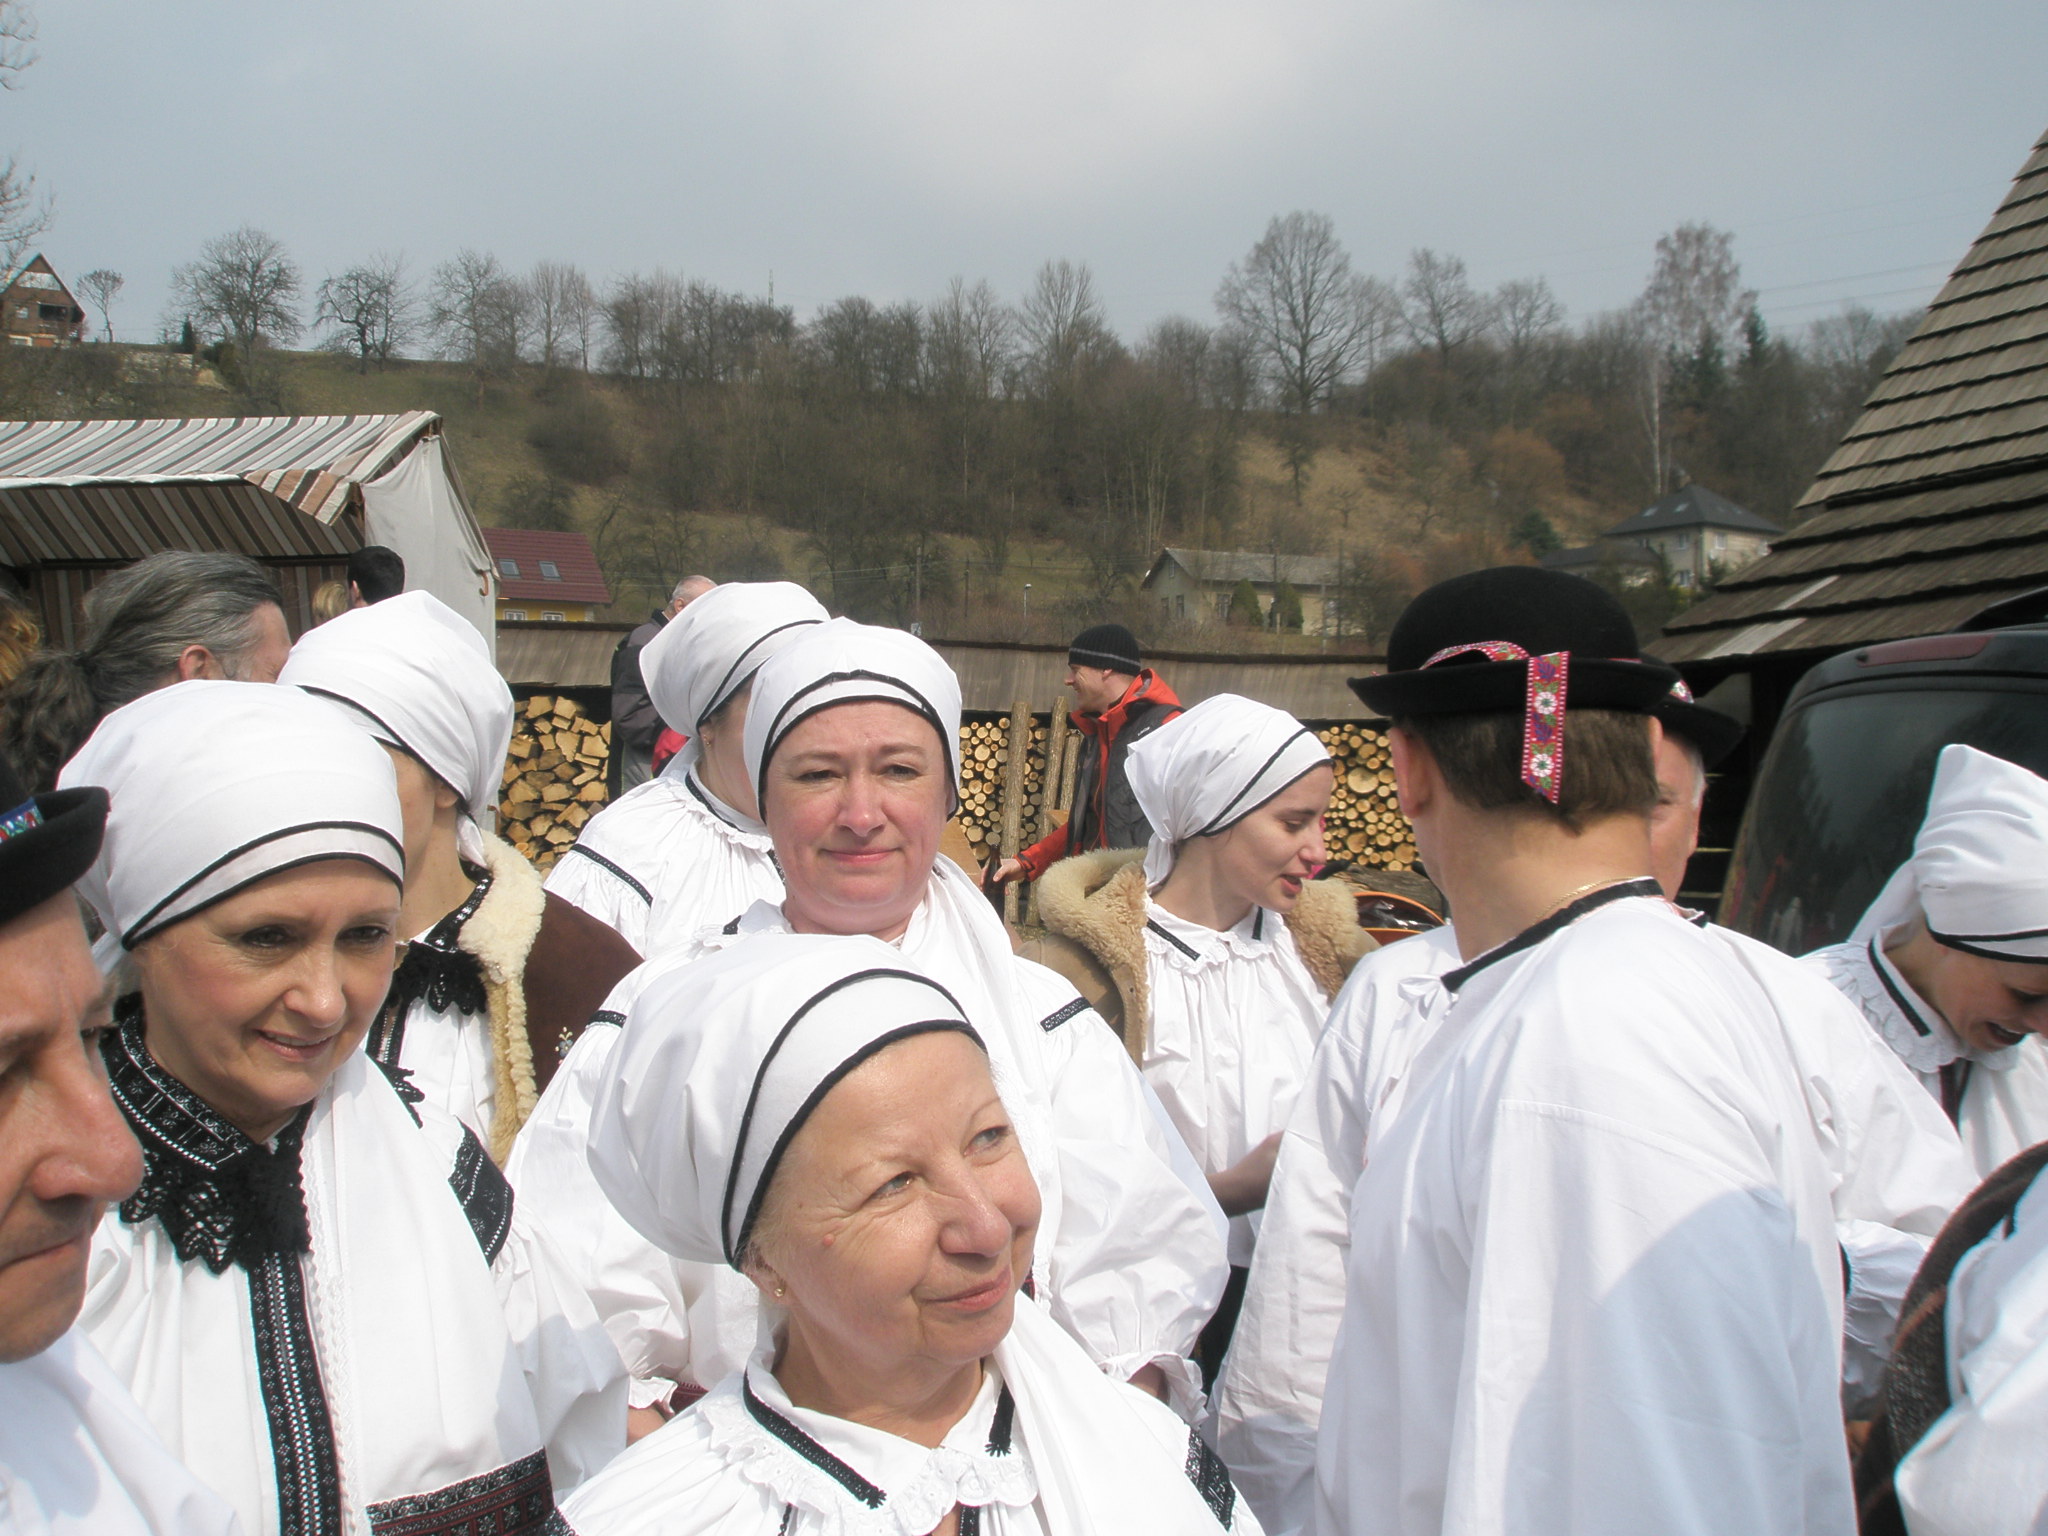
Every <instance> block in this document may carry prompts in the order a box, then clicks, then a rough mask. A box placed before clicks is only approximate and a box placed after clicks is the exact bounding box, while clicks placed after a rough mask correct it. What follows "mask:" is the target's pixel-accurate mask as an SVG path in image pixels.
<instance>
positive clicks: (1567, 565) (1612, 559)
mask: <svg viewBox="0 0 2048 1536" xmlns="http://www.w3.org/2000/svg"><path fill="white" fill-rule="evenodd" d="M1536 563H1537V564H1538V565H1540V566H1542V567H1543V568H1544V569H1546V570H1552V571H1571V572H1574V573H1580V572H1585V571H1596V570H1598V569H1599V568H1600V567H1601V566H1603V565H1611V566H1615V567H1621V566H1654V565H1656V564H1657V557H1656V556H1655V555H1654V554H1652V553H1651V552H1650V551H1649V550H1647V549H1644V548H1643V547H1642V545H1640V544H1622V543H1619V542H1606V541H1603V542H1601V543H1598V544H1579V545H1575V546H1573V547H1572V548H1570V549H1554V550H1552V551H1551V552H1550V553H1549V554H1547V555H1545V556H1543V558H1542V559H1540V560H1538V561H1537V562H1536Z"/></svg>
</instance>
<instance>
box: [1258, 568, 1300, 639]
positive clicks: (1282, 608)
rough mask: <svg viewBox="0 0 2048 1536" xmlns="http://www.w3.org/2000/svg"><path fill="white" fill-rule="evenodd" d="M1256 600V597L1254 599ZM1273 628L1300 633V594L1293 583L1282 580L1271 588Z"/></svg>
mask: <svg viewBox="0 0 2048 1536" xmlns="http://www.w3.org/2000/svg"><path fill="white" fill-rule="evenodd" d="M1255 601H1256V599H1255ZM1272 619H1273V628H1275V629H1277V630H1282V631H1284V632H1286V633H1288V634H1293V635H1298V634H1300V633H1301V594H1300V593H1299V592H1297V591H1295V590H1294V583H1293V582H1291V581H1283V582H1281V583H1280V585H1279V586H1277V587H1275V588H1274V589H1273V615H1272Z"/></svg>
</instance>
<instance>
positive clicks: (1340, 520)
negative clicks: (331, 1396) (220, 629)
mask: <svg viewBox="0 0 2048 1536" xmlns="http://www.w3.org/2000/svg"><path fill="white" fill-rule="evenodd" d="M93 286H94V290H95V296H94V300H93V302H94V303H95V305H96V307H98V308H99V309H100V320H101V330H100V334H101V335H102V336H105V335H108V334H109V333H110V331H111V326H112V314H111V310H112V307H113V306H114V304H115V303H116V301H117V299H118V293H119V289H120V286H121V277H120V274H118V273H115V272H111V271H103V272H98V273H95V274H94V285H93ZM173 292H174V295H175V297H174V299H173V302H172V306H171V309H170V310H169V311H168V312H167V313H166V314H165V315H164V316H162V317H161V320H160V323H159V330H160V333H161V337H162V340H161V342H160V343H159V344H158V345H157V346H155V347H127V346H111V345H88V346H85V347H83V348H73V349H68V350H61V351H58V352H55V353H38V354H36V355H33V356H30V355H26V354H24V353H23V352H22V351H21V350H20V349H7V350H6V351H5V352H0V408H4V409H5V410H6V412H7V413H8V414H9V415H13V416H22V415H113V414H162V413H175V414H182V415H190V414H226V413H230V412H234V413H243V412H254V411H262V412H272V411H350V410H396V409H404V408H410V407H424V408H428V409H433V410H438V411H440V412H442V414H444V415H445V416H447V417H448V418H449V421H450V428H451V434H452V441H453V442H454V444H455V449H456V454H457V457H458V462H459V465H460V468H461V470H462V473H463V474H464V476H465V478H466V480H467V481H468V484H469V487H470V490H471V492H472V494H473V496H474V497H475V499H476V501H477V504H478V508H479V511H480V513H481V514H482V515H483V516H484V518H485V519H486V521H490V522H497V523H508V524H517V525H523V526H534V527H575V528H580V529H582V530H583V531H585V532H586V533H588V534H589V535H590V536H591V538H592V539H593V541H594V542H595V543H596V545H597V547H598V550H599V553H600V556H601V558H602V559H603V560H604V562H605V564H606V567H607V569H608V571H609V572H610V574H611V576H612V578H613V581H614V584H615V586H617V587H620V588H622V589H623V590H622V605H621V606H622V610H629V609H634V608H638V607H640V606H644V604H645V603H646V602H647V601H648V599H649V598H650V597H651V595H652V594H653V593H656V592H659V591H660V590H662V589H664V588H665V587H666V585H667V584H668V583H670V582H671V581H673V580H674V579H675V578H676V577H677V576H679V575H681V574H683V573H685V572H686V571H688V570H691V569H696V568H703V569H707V570H710V571H712V572H713V573H714V574H718V575H720V576H724V577H745V576H753V577H760V576H770V575H787V576H791V577H795V578H797V579H802V580H806V581H808V582H809V583H810V584H811V585H812V586H813V588H814V589H815V590H817V591H818V592H819V593H820V595H821V596H823V597H824V598H825V599H826V600H827V601H828V602H829V603H831V604H832V605H833V606H834V607H835V608H837V609H840V610H843V611H847V612H851V613H854V614H857V615H861V616H865V617H874V618H885V619H888V620H892V621H896V622H910V621H913V620H921V621H922V622H923V623H924V626H925V629H926V632H927V633H948V634H954V635H961V636H972V635H1011V634H1019V633H1023V632H1025V631H1026V630H1027V628H1028V629H1029V630H1030V631H1033V632H1042V633H1044V634H1046V635H1049V636H1050V635H1058V634H1063V633H1065V632H1066V631H1067V630H1068V629H1070V628H1071V626H1072V624H1073V623H1074V621H1075V620H1076V619H1077V618H1078V617H1080V616H1082V615H1084V614H1085V615H1088V616H1091V617H1099V616H1101V615H1103V614H1105V613H1118V612H1121V613H1125V614H1127V615H1128V616H1129V617H1131V618H1132V619H1133V620H1134V621H1135V622H1136V623H1137V624H1138V625H1139V626H1140V627H1141V628H1143V629H1145V630H1147V631H1148V632H1150V633H1153V634H1155V635H1159V639H1160V641H1161V642H1162V643H1165V642H1168V641H1169V640H1170V638H1171V637H1170V636H1168V635H1166V634H1161V633H1160V624H1159V621H1158V619H1157V616H1156V615H1153V614H1150V613H1147V612H1146V611H1145V609H1144V605H1143V604H1142V603H1141V602H1140V601H1139V599H1138V598H1137V595H1136V583H1137V580H1138V578H1139V577H1140V576H1142V574H1143V572H1144V570H1145V567H1146V563H1147V560H1148V558H1149V557H1150V556H1151V555H1152V554H1153V553H1154V552H1155V551H1156V550H1157V549H1158V548H1159V547H1160V546H1161V545H1163V544H1175V545H1187V546H1195V547H1206V548H1239V549H1252V550H1260V551H1269V552H1273V553H1276V554H1324V555H1331V556H1335V557H1337V559H1338V560H1339V562H1340V569H1341V571H1342V573H1343V576H1342V580H1343V587H1344V602H1343V606H1342V614H1343V627H1344V629H1345V630H1346V631H1347V632H1348V637H1347V643H1350V644H1356V645H1360V646H1369V645H1371V644H1373V643H1375V642H1376V641H1377V640H1378V639H1380V638H1381V637H1382V636H1383V633H1384V629H1385V626H1386V624H1387V622H1388V621H1389V619H1390V617H1391V615H1392V614H1393V613H1394V612H1395V611H1396V610H1397V609H1398V607H1399V605H1400V603H1401V602H1402V601H1403V600H1405V598H1406V597H1407V596H1408V595H1409V594H1410V593H1412V592H1413V591H1414V590H1416V589H1417V588H1418V587H1420V586H1421V585H1424V584H1426V583H1427V582H1429V581H1432V580H1435V579H1437V578H1439V577H1441V576H1444V575H1446V574H1450V573H1453V572H1455V571H1458V570H1462V569H1468V568H1471V567H1474V566H1477V565H1481V564H1486V563H1493V562H1498V561H1503V560H1517V559H1528V558H1533V557H1534V556H1535V555H1537V554H1540V553H1543V552H1545V551H1547V550H1549V549H1552V548H1556V547H1558V546H1559V545H1561V544H1576V543H1583V542H1585V541H1587V540H1588V539H1590V538H1591V537H1592V536H1593V535H1594V534H1596V533H1597V532H1598V531H1599V530H1600V529H1602V528H1604V527H1607V526H1609V525H1611V524H1612V523H1614V522H1617V521H1619V520H1620V519H1621V518H1623V517H1626V516H1628V515H1629V514H1630V513H1632V512H1635V511H1637V510H1639V509H1640V508H1641V507H1643V506H1645V505H1647V504H1648V503H1649V502H1650V501H1652V500H1654V499H1656V498H1657V497H1658V496H1659V495H1661V494H1663V493H1664V492H1666V491H1668V490H1671V489H1673V488H1675V487H1676V486H1678V485H1681V484H1683V483H1685V482H1686V481H1688V480H1693V481H1698V482H1700V483H1702V484H1705V485H1708V486H1711V487H1712V488H1713V489H1715V490H1717V491H1719V492H1721V493H1722V494H1723V495H1726V496H1728V497H1730V498H1732V499H1733V500H1735V501H1737V502H1739V503H1741V504H1742V505H1744V506H1747V507H1749V508H1750V509H1751V510H1753V511H1756V512H1758V513H1761V514H1762V515H1763V516H1765V517H1768V518H1772V519H1774V520H1776V521H1780V522H1784V521H1787V520H1789V518H1790V515H1791V509H1792V506H1793V503H1794V502H1795V501H1796V499H1797V498H1798V496H1799V494H1800V493H1801V492H1802V491H1803V490H1804V488H1805V486H1806V483H1807V481H1808V480H1809V478H1810V477H1811V475H1812V473H1813V471H1814V470H1815V469H1816V468H1817V467H1818V465H1819V464H1820V462H1821V461H1822V460H1823V459H1824V458H1825V457H1826V455H1827V454H1828V452H1829V451H1830V450H1831V449H1832V447H1833V445H1834V443H1835V441H1836V439H1837V438H1838V436H1839V435H1840V433H1841V431H1842V430H1843V429H1844V427H1845V426H1846V425H1847V423H1848V422H1849V421H1850V420H1851V419H1852V418H1853V416H1854V414H1855V412H1856V410H1857V409H1858V407H1859V406H1860V405H1861V403H1862V401H1863V398H1864V397H1865V395H1866V394H1867V393H1868V391H1869V390H1870V388H1871V387H1872V385H1873V384H1874V383H1875V382H1876V380H1877V378H1878V377H1879V375H1880V374H1881V373H1882V371H1883V368H1884V366H1885V364H1886V362H1887V361H1888V360H1889V358H1890V357H1891V355H1892V353H1893V352H1894V351H1895V350H1896V349H1897V347H1898V345H1899V344H1900V343H1901V342H1902V341H1903V340H1904V338H1905V336H1906V335H1907V334H1908V333H1909V332H1910V330H1911V328H1912V326H1913V324H1914V323H1915V321H1916V320H1917V316H1894V317H1880V316H1876V315H1873V314H1870V313H1869V312H1867V311H1862V310H1853V309H1852V310H1848V311H1845V312H1843V313H1841V314H1839V315H1836V316H1833V317H1830V318H1828V319H1826V320H1823V321H1820V322H1818V323H1816V324H1814V325H1812V326H1810V327H1808V328H1806V329H1805V330H1804V331H1803V332H1801V333H1799V334H1796V335H1780V334H1777V333H1774V332H1773V331H1771V330H1770V329H1769V328H1768V327H1767V326H1766V325H1765V323H1764V320H1763V318H1762V316H1761V315H1760V313H1759V312H1758V310H1757V307H1756V302H1755V295H1754V294H1752V293H1750V292H1749V291H1747V290H1746V289H1745V288H1744V287H1743V285H1742V281H1741V272H1740V268H1739V265H1738V263H1737V259H1736V256H1735V252H1734V241H1733V238H1732V236H1730V235H1729V234H1727V233H1726V232H1722V231H1717V230H1714V229H1711V228H1709V227H1707V226H1704V225H1697V224H1694V225H1686V226H1683V227H1681V228H1679V229H1677V230H1675V231H1673V232H1672V233H1671V234H1669V235H1667V236H1665V237H1664V238H1663V239H1662V240H1660V241H1659V242H1658V243H1657V246H1656V250H1655V252H1654V253H1653V258H1652V263H1651V275H1650V277H1649V280H1648V282H1647V283H1646V285H1645V287H1644V290H1643V292H1642V294H1641V296H1640V297H1639V298H1638V300H1637V301H1636V302H1635V303H1634V304H1633V305H1631V306H1630V307H1629V308H1628V309H1626V310H1623V311H1619V312H1613V313H1606V314H1600V315H1595V316H1591V317H1588V318H1585V319H1583V320H1580V321H1578V322H1576V323H1574V322H1573V321H1572V320H1571V318H1570V317H1569V316H1567V314H1566V313H1565V311H1564V308H1563V306H1562V305H1561V304H1560V303H1559V302H1558V301H1557V299H1556V298H1555V297H1554V295H1553V294H1552V293H1551V291H1550V289H1549V286H1548V284H1547V283H1545V282H1544V280H1543V279H1542V278H1540V277H1536V278H1529V279H1526V280H1516V281H1511V282H1507V283H1503V284H1501V285H1500V286H1499V287H1497V288H1493V289H1490V290H1487V289H1481V288H1479V287H1478V286H1476V285H1475V284H1474V283H1473V282H1472V281H1471V279H1470V277H1469V275H1468V273H1467V271H1466V268H1465V266H1464V263H1463V262H1461V261H1460V260H1458V259H1457V258H1456V257H1455V256H1451V255H1448V254H1445V253H1441V252H1436V251H1431V250H1418V251H1415V252H1414V253H1413V254H1412V256H1411V258H1410V260H1409V262H1408V265H1407V267H1406V269H1405V270H1404V271H1403V272H1401V273H1399V274H1396V275H1393V276H1390V277H1385V278H1382V277H1379V276H1374V275H1370V274H1364V273H1360V272H1357V271H1355V270H1354V269H1353V266H1352V263H1351V260H1350V257H1349V256H1348V254H1347V253H1346V252H1345V250H1344V248H1343V246H1342V244H1341V243H1340V242H1339V241H1338V239H1337V237H1336V234H1335V230H1334V227H1333V225H1332V223H1331V221H1330V219H1328V218H1327V217H1325V216H1323V215H1320V214H1314V213H1292V214H1288V215H1285V216H1284V217H1277V218H1275V219H1274V220H1273V221H1272V222H1271V224H1270V225H1269V226H1268V228H1267V230H1266V231H1265V233H1264V235H1263V236H1262V237H1261V238H1260V239H1259V240H1258V241H1257V242H1256V243H1254V244H1253V245H1252V246H1251V248H1250V249H1249V250H1248V251H1247V252H1246V253H1245V255H1244V256H1243V257H1242V258H1241V259H1240V260H1238V261H1236V262H1234V263H1232V264H1231V265H1230V267H1229V268H1228V269H1227V270H1226V271H1225V272H1224V273H1223V274H1222V275H1221V277H1220V279H1219V282H1218V286H1217V290H1216V294H1215V300H1214V312H1213V315H1211V316H1210V317H1207V318H1194V317H1178V316H1177V317H1172V318H1169V319H1165V320H1162V321H1160V322H1158V323H1157V324H1155V325H1154V326H1152V327H1151V328H1150V329H1149V330H1148V331H1147V332H1146V333H1145V334H1143V335H1142V336H1134V337H1124V336H1119V335H1117V334H1116V333H1115V331H1114V330H1113V328H1112V327H1111V325H1110V324H1109V321H1108V318H1107V316H1106V313H1105V310H1104V306H1103V304H1102V302H1101V301H1100V299H1099V297H1098V295H1097V293H1096V289H1095V284H1094V280H1093V277H1092V275H1091V273H1090V271H1089V269H1088V268H1087V266H1085V265H1083V264H1079V263H1076V262H1072V261H1067V260H1055V261H1048V262H1047V263H1045V264H1044V265H1043V266H1042V267H1041V268H1040V269H1039V271H1038V273H1037V276H1036V279H1035V281H1034V282H1033V283H1032V285H1031V286H1030V288H1029V290H1028V291H1026V292H1025V293H1023V294H1021V295H1017V296H1015V297H1014V298H1010V297H1006V296H1004V295H1001V294H998V293H997V292H995V291H994V290H993V289H992V288H991V287H990V285H989V284H987V283H986V282H969V281H966V280H964V279H959V280H955V281H954V282H953V283H952V284H951V285H950V286H949V287H948V289H947V290H946V291H945V292H944V293H942V294H940V295H938V296H936V297H935V298H933V299H932V300H930V301H929V302H926V303H921V304H920V303H908V302H903V303H893V304H880V303H876V302H874V301H872V300H870V299H867V298H865V297H861V296H849V297H846V298H843V299H840V300H838V301H837V302H835V303H832V304H829V305H826V306H824V307H823V308H821V309H819V310H818V311H817V312H816V313H815V314H812V315H810V316H808V317H806V318H803V319H799V318H798V316H797V315H796V314H795V313H794V312H793V311H792V309H791V308H790V307H789V306H787V305H782V304H777V303H775V302H774V301H773V300H772V299H770V298H765V297H760V296H753V295H747V294H741V293H731V292H725V291H721V290H719V289H717V288H715V287H712V286H710V285H707V284H705V283H703V282H700V281H696V280H693V279H690V278H687V277H684V276H680V275H676V274H674V273H670V272H666V271H652V272H635V273H624V274H619V275H615V276H612V277H609V278H604V279H593V278H592V277H590V276H589V275H588V274H586V273H584V272H583V271H581V270H580V269H578V268H576V267H575V266H572V265H569V264H567V263H561V262H542V263H540V264H539V265H537V266H536V267H535V268H533V269H532V270H531V271H529V272H523V273H515V272H512V271H508V270H507V269H506V268H505V267H504V266H503V265H502V264H501V263H500V262H499V261H498V260H497V259H496V258H495V257H493V256H492V255H490V254H489V253H487V252H479V251H462V252H460V253H458V254H457V255H455V256H454V257H452V258H450V259H449V260H447V261H444V262H442V263H440V264H438V265H436V266H434V267H432V268H430V269H427V270H424V271H415V270H414V269H413V268H411V267H410V266H409V264H408V263H407V262H406V261H405V260H403V259H402V258H400V257H397V256H394V255H377V256H371V257H367V258H366V259H365V260H364V261H363V262H361V263H360V264H358V265H356V266H353V267H350V268H348V269H346V270H343V271H339V272H334V273H328V274H325V275H323V276H321V277H319V278H318V279H317V280H315V279H312V278H311V277H310V276H309V274H307V273H305V272H303V271H302V270H300V268H299V267H298V266H297V265H296V263H295V262H294V261H293V259H292V257H291V255H290V253H289V251H288V250H287V249H286V248H285V247H284V246H283V245H282V244H281V243H280V242H279V241H277V240H276V239H274V238H273V237H271V236H270V235H268V234H266V233H264V232H263V231H261V230H257V229H241V230H236V231H234V232H232V233H230V234H227V235H224V236H221V237H220V238H218V239H216V240H214V241H211V242H208V244H207V245H206V246H205V247H204V248H203V249H202V250H200V251H199V252H197V253H196V254H195V255H194V257H193V258H192V259H191V260H190V261H188V262H186V263H184V264H182V265H180V266H178V267H177V268H176V270H175V274H174V282H173ZM142 329H145V328H143V327H138V326H137V324H136V323H135V321H134V320H132V319H128V320H126V321H124V333H125V334H127V335H130V336H133V335H135V334H137V332H138V330H142ZM306 341H310V342H311V343H312V344H313V348H314V350H312V351H310V352H306V351H293V350H289V349H290V348H292V347H294V346H295V345H299V344H302V343H304V342H306ZM10 352H11V353H12V355H8V353H10ZM1026 582H1029V583H1031V591H1030V592H1027V591H1026V589H1025V586H1024V584H1025V583H1026ZM1678 600H1679V599H1678V595H1677V594H1676V593H1673V592H1670V591H1668V590H1666V591H1654V592H1650V593H1642V592H1637V593H1635V594H1632V596H1631V601H1632V603H1634V604H1635V606H1636V607H1637V610H1638V615H1639V618H1640V619H1641V620H1642V621H1643V622H1644V623H1646V624H1653V623H1655V622H1656V621H1657V620H1658V619H1661V618H1662V617H1663V616H1664V614H1665V613H1666V612H1668V610H1669V607H1670V605H1671V604H1672V603H1675V602H1676V601H1678ZM1027 604H1028V609H1029V612H1028V619H1027V616H1026V611H1025V609H1026V605H1027ZM1298 606H1299V605H1298V600H1297V603H1296V604H1295V605H1294V608H1295V611H1298ZM1274 617H1275V616H1274V615H1271V614H1266V615H1263V616H1262V619H1261V622H1262V623H1266V624H1271V623H1273V621H1274ZM1279 617H1281V618H1285V617H1286V615H1285V614H1282V615H1280V616H1279ZM1246 638H1247V640H1248V641H1249V640H1250V638H1251V637H1250V636H1249V635H1247V637H1246Z"/></svg>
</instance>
